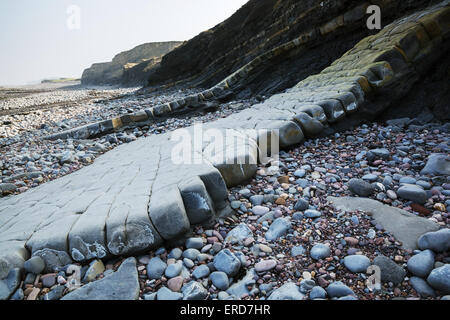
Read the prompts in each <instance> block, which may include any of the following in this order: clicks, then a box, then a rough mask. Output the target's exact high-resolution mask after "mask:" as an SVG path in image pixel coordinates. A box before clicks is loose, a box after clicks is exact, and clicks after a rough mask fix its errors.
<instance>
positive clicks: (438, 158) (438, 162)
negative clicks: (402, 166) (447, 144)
mask: <svg viewBox="0 0 450 320" xmlns="http://www.w3.org/2000/svg"><path fill="white" fill-rule="evenodd" d="M420 174H422V175H425V174H429V175H446V176H448V175H450V156H448V155H447V154H443V153H432V154H430V155H429V156H428V159H427V163H426V164H425V167H424V168H423V169H422V171H420Z"/></svg>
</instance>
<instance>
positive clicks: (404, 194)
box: [397, 184, 428, 204]
mask: <svg viewBox="0 0 450 320" xmlns="http://www.w3.org/2000/svg"><path fill="white" fill-rule="evenodd" d="M397 195H398V196H399V197H400V198H402V199H406V200H410V201H413V202H416V203H419V204H424V203H425V202H426V201H427V199H428V196H427V193H426V191H425V190H423V189H422V188H421V187H419V186H416V185H412V184H407V185H403V186H402V187H400V188H399V189H398V190H397Z"/></svg>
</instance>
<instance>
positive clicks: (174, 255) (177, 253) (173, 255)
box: [167, 248, 183, 260]
mask: <svg viewBox="0 0 450 320" xmlns="http://www.w3.org/2000/svg"><path fill="white" fill-rule="evenodd" d="M182 255H183V250H181V249H180V248H173V249H172V250H171V251H170V253H169V255H168V256H167V258H169V259H175V260H178V259H180V258H181V256H182Z"/></svg>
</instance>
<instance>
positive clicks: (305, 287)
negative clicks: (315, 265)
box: [299, 279, 316, 294]
mask: <svg viewBox="0 0 450 320" xmlns="http://www.w3.org/2000/svg"><path fill="white" fill-rule="evenodd" d="M315 285H316V283H315V282H314V280H311V279H303V280H302V281H301V282H300V289H299V290H300V292H301V293H304V294H307V293H308V292H309V291H310V290H311V289H312V288H314V286H315Z"/></svg>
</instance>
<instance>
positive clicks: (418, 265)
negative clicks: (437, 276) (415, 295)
mask: <svg viewBox="0 0 450 320" xmlns="http://www.w3.org/2000/svg"><path fill="white" fill-rule="evenodd" d="M433 267H434V253H433V251H431V250H424V251H422V252H420V253H418V254H416V255H414V256H412V257H411V258H410V259H409V260H408V263H407V268H408V270H409V272H411V273H412V274H413V275H415V276H418V277H421V278H426V277H427V276H428V275H429V274H430V272H431V270H433Z"/></svg>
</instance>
